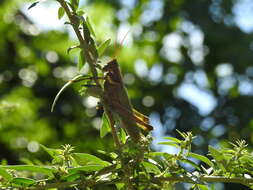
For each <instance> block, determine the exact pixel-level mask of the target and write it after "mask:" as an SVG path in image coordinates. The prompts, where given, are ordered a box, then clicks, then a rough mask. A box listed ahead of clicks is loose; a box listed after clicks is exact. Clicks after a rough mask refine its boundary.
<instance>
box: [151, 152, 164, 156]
mask: <svg viewBox="0 0 253 190" xmlns="http://www.w3.org/2000/svg"><path fill="white" fill-rule="evenodd" d="M148 155H149V156H150V157H162V156H163V155H164V152H149V153H148Z"/></svg>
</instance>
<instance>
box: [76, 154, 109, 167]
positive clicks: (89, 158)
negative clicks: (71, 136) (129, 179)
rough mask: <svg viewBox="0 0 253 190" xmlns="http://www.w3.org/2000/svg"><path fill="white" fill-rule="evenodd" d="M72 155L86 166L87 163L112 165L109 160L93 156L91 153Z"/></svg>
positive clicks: (80, 163)
mask: <svg viewBox="0 0 253 190" xmlns="http://www.w3.org/2000/svg"><path fill="white" fill-rule="evenodd" d="M72 156H73V158H74V159H75V160H76V162H77V163H78V164H79V165H80V166H85V165H100V166H109V165H110V163H109V162H106V161H104V160H101V159H100V158H98V157H96V156H93V155H91V154H87V153H73V154H72Z"/></svg>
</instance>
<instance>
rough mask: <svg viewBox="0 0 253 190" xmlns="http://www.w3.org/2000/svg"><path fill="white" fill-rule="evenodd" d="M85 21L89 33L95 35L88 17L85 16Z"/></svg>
mask: <svg viewBox="0 0 253 190" xmlns="http://www.w3.org/2000/svg"><path fill="white" fill-rule="evenodd" d="M86 23H87V27H88V29H89V31H90V33H91V34H92V35H93V36H94V37H95V36H96V35H95V32H94V29H93V27H92V25H91V23H90V19H89V17H86Z"/></svg>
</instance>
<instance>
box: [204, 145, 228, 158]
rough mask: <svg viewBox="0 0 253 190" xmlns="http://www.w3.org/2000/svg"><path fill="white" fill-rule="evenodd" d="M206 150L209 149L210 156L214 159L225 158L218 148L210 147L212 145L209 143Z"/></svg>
mask: <svg viewBox="0 0 253 190" xmlns="http://www.w3.org/2000/svg"><path fill="white" fill-rule="evenodd" d="M208 150H209V152H210V154H211V155H212V157H213V158H214V159H215V160H216V161H222V160H224V159H225V158H224V156H223V154H222V153H221V152H220V151H219V150H217V149H215V148H214V147H212V146H210V145H209V146H208Z"/></svg>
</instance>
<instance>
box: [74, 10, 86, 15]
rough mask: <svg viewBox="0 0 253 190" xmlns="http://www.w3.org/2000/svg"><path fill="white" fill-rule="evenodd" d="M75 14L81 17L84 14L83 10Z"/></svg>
mask: <svg viewBox="0 0 253 190" xmlns="http://www.w3.org/2000/svg"><path fill="white" fill-rule="evenodd" d="M76 14H77V15H78V16H83V15H84V14H85V12H84V11H83V10H78V11H77V12H76Z"/></svg>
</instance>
